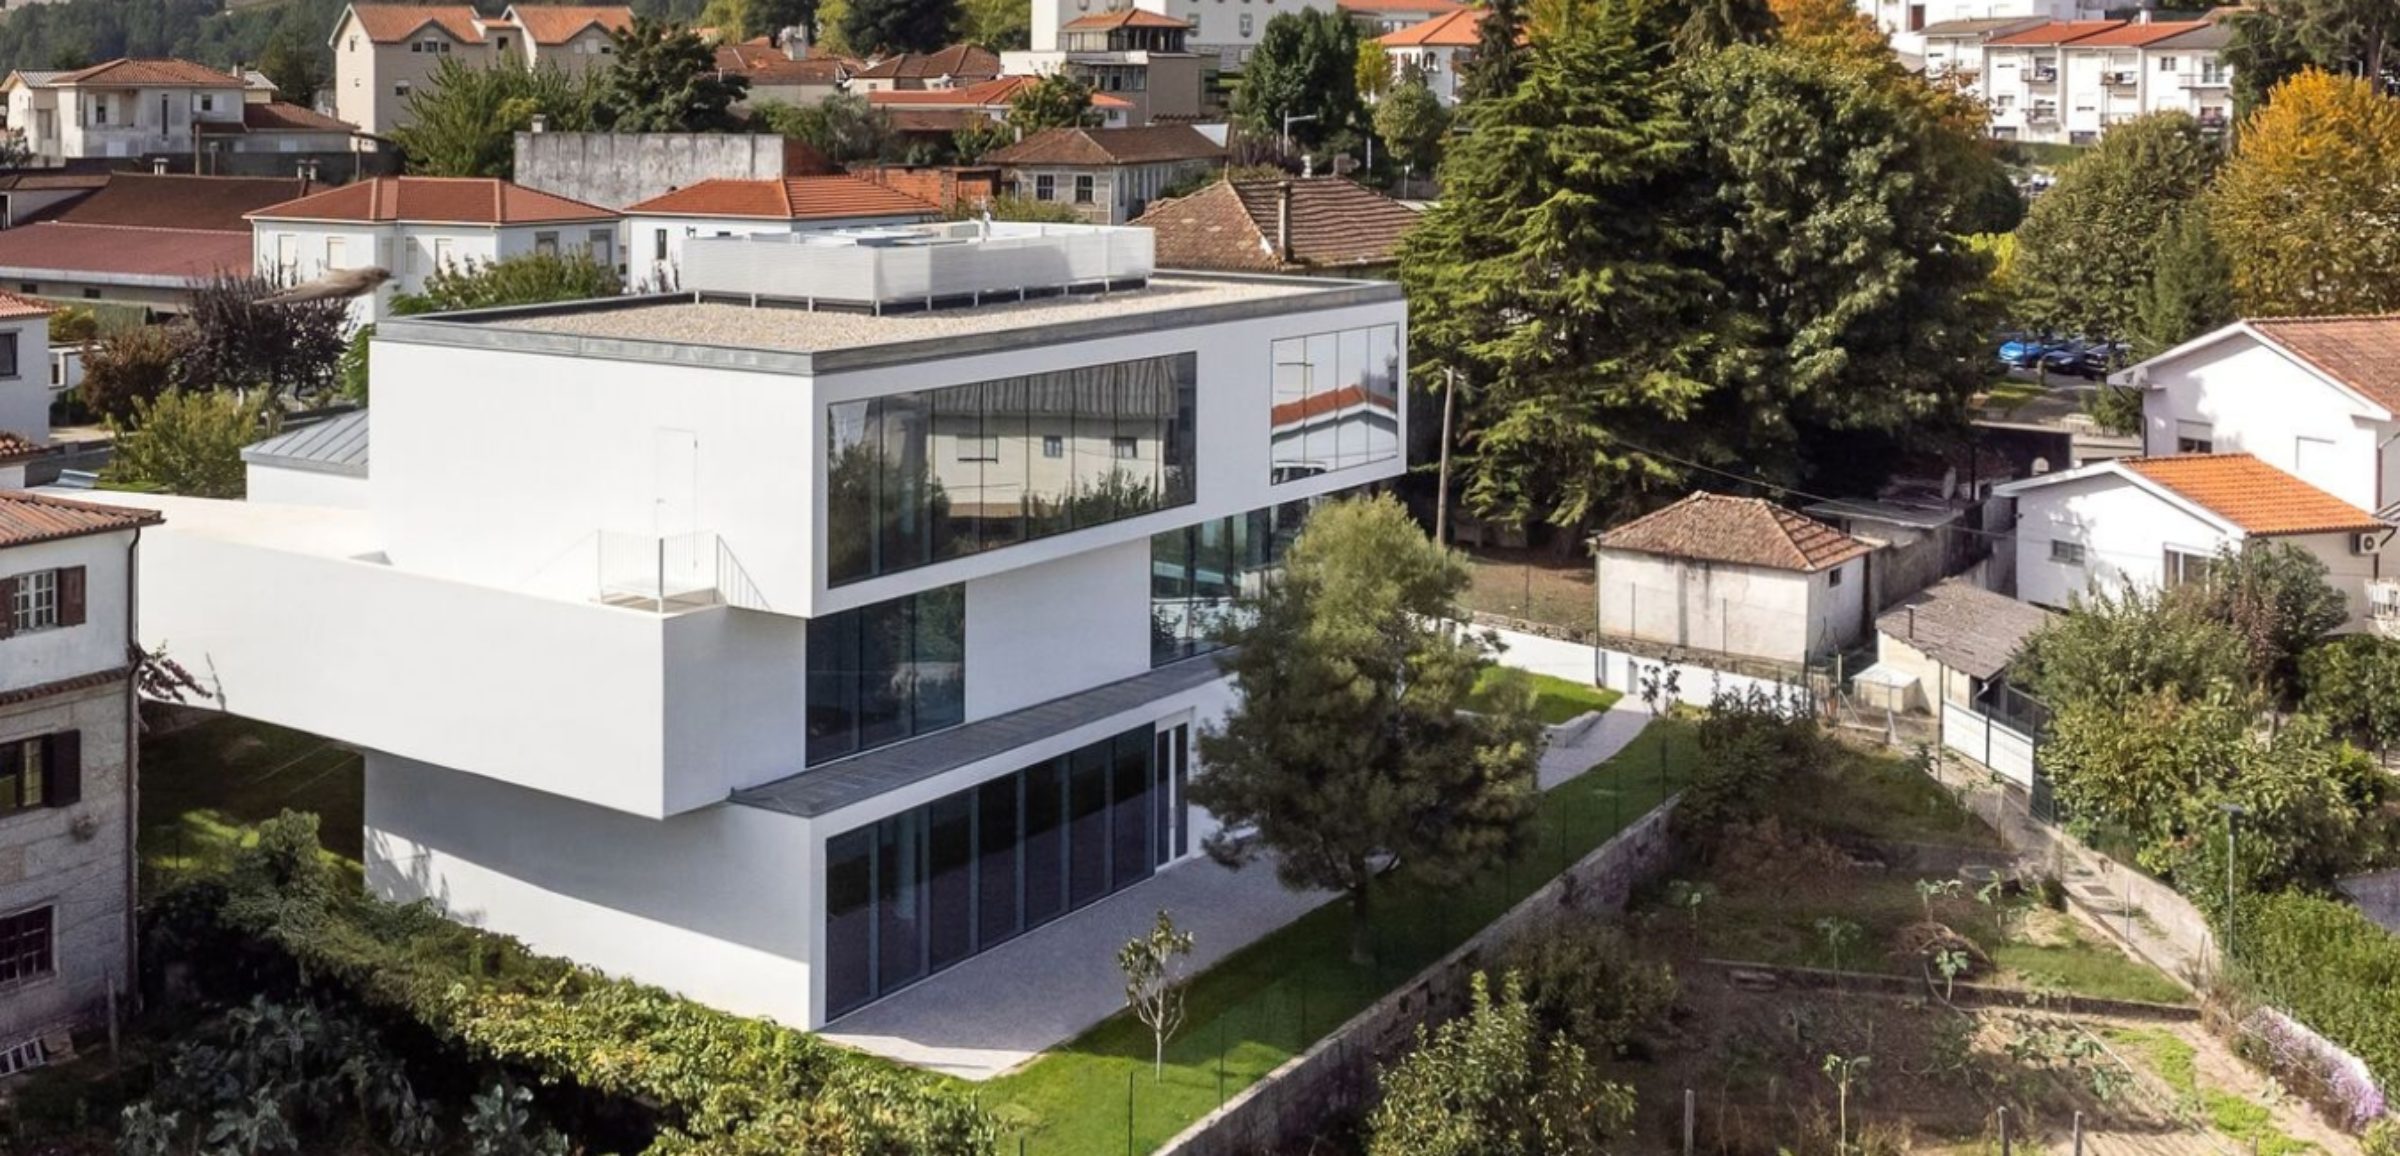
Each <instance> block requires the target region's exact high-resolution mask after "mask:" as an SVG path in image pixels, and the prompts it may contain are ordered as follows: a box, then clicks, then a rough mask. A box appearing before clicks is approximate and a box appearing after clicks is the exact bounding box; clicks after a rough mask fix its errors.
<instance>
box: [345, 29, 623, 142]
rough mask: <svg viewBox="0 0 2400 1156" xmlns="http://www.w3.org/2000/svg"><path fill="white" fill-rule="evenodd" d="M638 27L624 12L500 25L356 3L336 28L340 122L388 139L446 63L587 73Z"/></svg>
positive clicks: (610, 58) (602, 64) (610, 57)
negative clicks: (617, 37) (620, 32)
mask: <svg viewBox="0 0 2400 1156" xmlns="http://www.w3.org/2000/svg"><path fill="white" fill-rule="evenodd" d="M632 22H633V11H632V9H630V8H626V7H624V6H621V5H615V6H604V7H586V6H576V5H564V4H536V5H528V6H526V8H525V9H524V10H523V11H522V12H520V10H518V9H516V8H513V7H512V8H510V9H508V10H507V11H506V12H504V13H503V14H501V15H500V16H499V17H498V18H496V19H495V18H491V17H487V16H485V15H483V13H482V12H481V11H479V10H478V9H476V7H475V6H474V5H471V4H433V5H417V4H407V5H402V4H374V3H361V4H353V5H351V6H350V7H348V8H345V9H343V10H342V15H341V17H340V18H339V19H337V20H335V21H334V25H333V33H332V35H331V36H330V37H328V38H327V44H328V46H329V47H331V48H332V49H333V91H334V95H333V110H334V115H335V116H338V117H340V118H341V119H343V120H345V121H348V122H350V123H352V124H355V125H357V126H359V128H360V129H362V130H363V131H365V132H367V133H370V134H373V135H377V136H382V135H385V134H388V133H390V132H391V131H392V130H393V129H396V128H399V127H400V126H402V125H404V124H406V123H408V120H409V115H408V102H409V98H410V97H411V96H414V95H415V94H416V92H417V90H418V89H421V88H424V87H426V86H427V85H428V84H430V83H431V82H432V80H433V75H434V72H435V71H436V70H437V69H439V68H440V67H441V64H442V62H443V61H445V60H456V61H458V62H459V63H461V64H465V65H467V66H469V67H488V66H490V65H493V64H498V63H503V62H505V63H512V64H517V65H522V66H525V67H529V68H532V67H545V66H553V67H557V68H559V69H561V70H562V71H566V72H569V73H577V74H579V73H583V72H586V71H589V70H591V69H593V68H600V67H605V66H607V65H608V64H609V63H610V62H612V61H613V60H614V59H615V57H614V55H613V53H614V48H613V47H612V44H611V41H610V39H609V31H610V30H611V29H617V28H623V27H626V26H628V25H630V24H631V23H632Z"/></svg>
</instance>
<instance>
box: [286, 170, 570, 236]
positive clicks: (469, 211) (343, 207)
mask: <svg viewBox="0 0 2400 1156" xmlns="http://www.w3.org/2000/svg"><path fill="white" fill-rule="evenodd" d="M250 216H252V217H254V218H263V219H267V220H278V221H428V222H439V223H442V224H452V225H531V224H541V223H544V222H549V221H596V220H609V219H614V218H615V217H616V214H615V213H613V212H610V211H609V210H607V209H603V208H601V207H600V206H598V205H587V204H584V203H583V202H582V201H570V200H568V199H567V198H565V197H561V196H555V195H553V194H550V193H545V192H541V191H539V190H537V189H529V188H526V187H525V186H523V185H519V184H515V183H512V182H509V181H504V180H500V179H498V178H496V177H375V178H372V179H369V180H364V181H360V182H358V183H356V184H349V185H343V186H341V187H340V188H335V189H327V190H325V191H324V192H321V193H312V194H310V195H308V196H305V197H301V198H299V199H297V200H292V201H286V202H284V203H282V204H280V205H270V206H267V207H266V208H262V209H259V210H258V211H257V212H254V213H251V214H250Z"/></svg>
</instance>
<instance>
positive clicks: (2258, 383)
mask: <svg viewBox="0 0 2400 1156" xmlns="http://www.w3.org/2000/svg"><path fill="white" fill-rule="evenodd" d="M2148 373H2149V388H2148V389H2147V390H2146V391H2145V392H2144V393H2143V395H2142V452H2144V453H2146V454H2172V453H2174V452H2176V450H2175V447H2176V444H2177V440H2178V438H2179V436H2180V434H2179V431H2180V430H2183V429H2186V428H2190V427H2206V428H2207V429H2208V430H2209V431H2210V436H2211V437H2212V438H2213V440H2214V442H2215V449H2216V451H2217V452H2219V453H2234V452H2241V453H2247V454H2251V455H2252V456H2255V457H2256V458H2258V460H2260V461H2263V462H2265V463H2267V464H2268V465H2271V466H2274V467H2275V468H2276V469H2279V470H2282V471H2284V472H2285V473H2288V474H2291V475H2293V476H2295V477H2298V478H2300V479H2301V480H2303V481H2306V482H2308V483H2310V484H2311V485H2314V486H2316V487H2317V488H2319V489H2321V490H2324V491H2325V492H2327V493H2329V494H2332V495H2333V496H2335V497H2337V498H2340V499H2342V500H2343V501H2345V502H2348V503H2350V504H2351V505H2354V506H2357V507H2359V508H2360V509H2363V510H2379V509H2382V508H2383V507H2384V506H2386V505H2389V504H2390V503H2391V502H2393V501H2395V500H2400V453H2393V452H2391V451H2389V450H2387V449H2384V448H2383V447H2384V443H2386V442H2387V441H2389V440H2390V439H2391V437H2392V435H2393V434H2394V433H2395V432H2400V423H2395V422H2393V421H2392V420H2391V417H2390V415H2389V414H2388V413H2385V412H2384V411H2383V410H2382V409H2381V407H2378V406H2375V405H2373V404H2371V403H2368V402H2366V401H2364V400H2363V399H2361V398H2359V397H2357V396H2355V395H2353V394H2351V393H2349V392H2347V391H2345V390H2342V389H2340V388H2338V387H2336V386H2333V385H2331V384H2329V383H2327V382H2326V381H2325V380H2324V379H2322V378H2320V377H2318V376H2317V375H2315V374H2314V373H2311V372H2309V371H2308V370H2306V369H2304V368H2302V367H2301V366H2299V365H2297V364H2295V363H2294V362H2293V361H2292V360H2291V358H2289V357H2287V356H2286V355H2284V354H2283V353H2282V352H2281V351H2280V350H2277V349H2275V348H2274V347H2273V346H2269V345H2266V344H2263V343H2261V342H2259V341H2258V340H2256V339H2254V338H2252V337H2249V336H2247V335H2235V336H2232V337H2228V338H2226V339H2225V340H2223V341H2220V342H2218V343H2216V344H2213V345H2209V346H2204V347H2202V348H2200V349H2196V350H2193V351H2192V352H2190V353H2187V354H2185V355H2183V356H2182V357H2178V358H2176V359H2174V360H2172V361H2165V362H2160V363H2157V364H2154V365H2152V366H2150V367H2149V369H2148ZM2185 423H2189V425H2188V426H2187V425H2186V424H2185ZM2195 432H2197V431H2196V430H2195ZM2302 439H2313V440H2314V441H2315V442H2316V443H2317V444H2316V445H2313V446H2310V447H2308V448H2307V454H2308V460H2307V461H2306V462H2305V463H2304V462H2303V461H2302V460H2301V455H2302V452H2303V449H2302ZM2304 467H2305V468H2304Z"/></svg>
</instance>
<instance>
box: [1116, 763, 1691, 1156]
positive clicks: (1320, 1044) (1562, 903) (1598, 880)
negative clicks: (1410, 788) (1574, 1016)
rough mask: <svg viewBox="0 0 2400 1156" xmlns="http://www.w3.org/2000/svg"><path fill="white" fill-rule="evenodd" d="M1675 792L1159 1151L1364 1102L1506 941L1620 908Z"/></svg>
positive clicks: (1224, 1150)
mask: <svg viewBox="0 0 2400 1156" xmlns="http://www.w3.org/2000/svg"><path fill="white" fill-rule="evenodd" d="M1681 798H1682V796H1681V795H1677V796H1675V797H1674V798H1671V799H1668V800H1667V801H1666V802H1664V803H1661V804H1659V805H1658V806H1657V807H1655V808H1653V809H1652V810H1651V811H1650V812H1649V813H1648V814H1646V815H1644V816H1642V817H1641V818H1640V819H1637V820H1635V821H1634V822H1633V824H1632V825H1631V826H1629V827H1627V828H1625V829H1624V830H1623V831H1619V832H1618V833H1617V835H1616V837H1615V838H1612V839H1610V840H1609V841H1608V842H1606V843H1604V844H1602V845H1601V846H1600V847H1599V849H1597V850H1595V851H1593V852H1592V853H1591V854H1589V855H1586V856H1584V857H1583V858H1582V859H1580V860H1577V861H1576V863H1575V865H1574V866H1572V867H1569V868H1567V869H1566V870H1565V871H1563V872H1561V873H1559V876H1558V877H1557V878H1555V879H1552V880H1551V881H1550V882H1549V883H1548V884H1546V885H1544V886H1543V887H1542V888H1541V890H1539V891H1536V892H1534V893H1533V894H1532V895H1529V896H1527V897H1525V899H1524V901H1523V902H1520V903H1518V904H1517V905H1516V906H1515V907H1512V908H1510V909H1509V910H1508V912H1507V913H1506V914H1504V915H1502V916H1501V917H1500V918H1498V919H1495V920H1493V921H1492V922H1491V923H1490V924H1488V925H1486V926H1485V927H1484V928H1483V930H1481V931H1478V932H1476V933H1475V935H1474V936H1472V937H1471V938H1469V939H1468V940H1467V941H1466V942H1465V943H1462V944H1460V945H1459V946H1458V948H1457V949H1456V950H1454V951H1452V952H1451V953H1450V954H1448V955H1445V956H1443V957H1442V958H1441V959H1440V960H1439V961H1437V962H1435V963H1434V964H1433V965H1432V966H1431V967H1428V968H1426V969H1425V970H1424V971H1421V972H1419V973H1417V975H1416V976H1415V977H1414V978H1412V979H1410V980H1409V981H1408V982H1407V983H1406V984H1403V985H1402V986H1401V987H1400V988H1399V989H1398V990H1396V991H1394V992H1392V993H1391V994H1389V995H1387V996H1385V997H1383V998H1382V999H1381V1000H1378V1001H1376V1003H1375V1004H1374V1005H1373V1006H1371V1007H1369V1008H1367V1010H1365V1011H1363V1012H1360V1013H1359V1014H1357V1015H1356V1016H1353V1017H1351V1019H1350V1021H1349V1022H1348V1023H1345V1024H1343V1025H1342V1026H1341V1027H1340V1028H1339V1029H1337V1030H1336V1031H1334V1032H1333V1033H1332V1034H1331V1035H1328V1036H1326V1037H1325V1038H1324V1039H1322V1040H1319V1041H1317V1044H1316V1046H1314V1047H1312V1048H1310V1049H1308V1050H1307V1051H1306V1052H1303V1053H1301V1054H1300V1055H1297V1056H1294V1057H1292V1058H1291V1059H1290V1060H1288V1061H1286V1062H1285V1063H1284V1065H1283V1066H1282V1067H1279V1068H1277V1069H1275V1070H1274V1071H1273V1072H1270V1073H1268V1074H1267V1076H1266V1078H1265V1079H1262V1080H1260V1081H1259V1082H1258V1083H1256V1084H1253V1085H1251V1086H1250V1087H1249V1088H1247V1089H1245V1090H1244V1091H1243V1092H1242V1093H1241V1094H1240V1095H1237V1096H1235V1097H1234V1098H1233V1099H1231V1100H1229V1101H1227V1102H1226V1104H1225V1106H1224V1107H1223V1108H1220V1109H1218V1110H1217V1111H1215V1112H1212V1113H1210V1114H1209V1115H1207V1116H1204V1117H1202V1118H1201V1119H1200V1120H1198V1121H1197V1122H1195V1123H1193V1125H1192V1126H1191V1127H1189V1128H1186V1129H1184V1130H1183V1133H1182V1134H1181V1135H1178V1136H1176V1137H1175V1138H1174V1139H1173V1140H1170V1141H1168V1142H1167V1143H1166V1145H1165V1146H1164V1147H1162V1148H1160V1149H1159V1152H1160V1153H1161V1154H1162V1156H1165V1154H1173V1156H1236V1154H1241V1153H1256V1152H1266V1151H1272V1150H1274V1149H1275V1148H1277V1147H1279V1146H1281V1145H1283V1144H1285V1143H1286V1142H1288V1141H1291V1140H1293V1139H1296V1138H1298V1137H1300V1136H1304V1135H1306V1134H1308V1133H1309V1132H1310V1131H1312V1130H1313V1129H1314V1128H1315V1127H1316V1126H1317V1125H1319V1124H1321V1123H1323V1121H1324V1120H1325V1119H1326V1118H1328V1117H1329V1116H1332V1115H1334V1114H1336V1113H1338V1112H1341V1111H1344V1110H1349V1109H1355V1108H1358V1107H1360V1106H1362V1105H1363V1104H1364V1103H1365V1101H1366V1098H1367V1097H1368V1096H1369V1095H1371V1094H1372V1092H1373V1089H1374V1086H1375V1071H1376V1069H1377V1068H1378V1067H1381V1066H1387V1065H1390V1064H1393V1063H1397V1062H1398V1061H1399V1059H1400V1058H1401V1057H1402V1056H1404V1055H1406V1054H1407V1053H1408V1051H1409V1050H1410V1049H1411V1048H1412V1047H1413V1046H1414V1045H1415V1043H1416V1031H1417V1027H1418V1025H1420V1024H1425V1025H1432V1024H1438V1023H1441V1022H1442V1021H1444V1020H1448V1019H1451V1018H1453V1017H1455V1016H1457V1015H1459V1014H1461V1013H1463V1012H1464V1011H1465V1010H1466V1007H1467V998H1468V996H1467V993H1468V980H1469V978H1470V977H1472V976H1473V975H1474V973H1475V972H1477V971H1479V970H1482V969H1484V968H1486V967H1488V966H1489V965H1490V958H1491V957H1492V956H1494V955H1496V954H1497V953H1498V951H1499V949H1500V948H1501V947H1503V946H1504V945H1506V944H1507V943H1509V942H1510V941H1511V940H1513V939H1515V938H1517V937H1518V936H1520V935H1524V934H1527V933H1530V932H1533V931H1535V930H1537V929H1540V928H1544V927H1547V926H1549V925H1550V924H1551V923H1552V922H1553V921H1554V920H1555V919H1556V917H1557V915H1558V913H1559V912H1561V911H1575V912H1586V913H1602V912H1616V911H1622V910H1624V908H1625V903H1626V901H1627V900H1628V899H1629V898H1630V897H1631V896H1632V894H1633V891H1634V889H1635V888H1636V887H1639V886H1641V884H1642V883H1644V882H1646V881H1647V880H1648V879H1649V878H1650V877H1651V876H1653V875H1654V874H1656V873H1657V872H1658V871H1659V870H1661V869H1662V868H1664V867H1665V866H1666V864H1667V861H1668V857H1669V855H1670V853H1671V851H1672V846H1671V841H1670V839H1669V835H1668V830H1667V820H1668V818H1669V817H1670V816H1671V815H1672V814H1673V813H1674V810H1675V804H1676V803H1677V802H1678V801H1679V800H1680V799H1681Z"/></svg>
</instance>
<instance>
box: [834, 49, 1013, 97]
mask: <svg viewBox="0 0 2400 1156" xmlns="http://www.w3.org/2000/svg"><path fill="white" fill-rule="evenodd" d="M999 75H1000V58H999V57H998V56H995V55H993V54H992V53H991V52H989V51H987V50H985V49H982V48H979V47H976V46H975V45H972V44H953V45H951V46H950V47H948V48H944V49H941V50H940V51H937V52H902V53H899V54H897V55H894V56H887V57H884V58H882V59H880V60H876V61H873V62H870V63H869V64H867V65H866V67H864V68H860V69H857V70H856V71H854V72H852V73H851V74H850V86H851V90H852V91H855V92H894V91H915V90H919V89H927V88H965V87H966V86H968V85H970V84H978V83H981V82H983V81H986V80H991V79H993V78H995V77H997V76H999Z"/></svg>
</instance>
